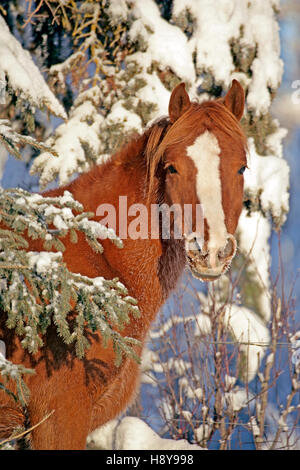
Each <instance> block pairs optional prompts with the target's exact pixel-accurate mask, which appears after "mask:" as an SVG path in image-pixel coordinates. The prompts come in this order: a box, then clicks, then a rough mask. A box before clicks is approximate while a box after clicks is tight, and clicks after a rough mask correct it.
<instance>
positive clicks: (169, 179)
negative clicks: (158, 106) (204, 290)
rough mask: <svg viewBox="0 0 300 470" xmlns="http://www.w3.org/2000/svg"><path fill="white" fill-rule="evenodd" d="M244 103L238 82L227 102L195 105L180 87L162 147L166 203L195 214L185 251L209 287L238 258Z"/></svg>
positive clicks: (173, 96) (186, 235)
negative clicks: (200, 221) (199, 208)
mask: <svg viewBox="0 0 300 470" xmlns="http://www.w3.org/2000/svg"><path fill="white" fill-rule="evenodd" d="M244 100H245V99H244V91H243V89H242V87H241V85H240V84H239V82H238V81H236V80H234V81H233V83H232V86H231V88H230V90H229V91H228V93H227V94H226V96H225V97H224V98H222V99H218V100H215V101H208V102H205V103H202V104H199V103H194V102H191V101H190V99H189V96H188V94H187V92H186V90H185V85H184V84H183V83H181V84H180V85H178V86H177V87H176V88H175V89H174V90H173V92H172V94H171V98H170V102H169V128H168V130H167V132H166V135H165V136H164V138H163V139H162V141H161V145H160V154H161V158H162V162H163V171H164V176H163V177H164V182H165V183H164V185H165V186H164V194H165V196H164V197H165V201H167V203H168V204H169V205H173V204H179V205H180V206H181V208H182V210H183V212H184V210H185V208H187V207H189V208H192V209H193V210H192V219H191V224H190V225H189V227H190V228H189V230H188V232H187V231H186V230H185V233H184V238H185V250H186V255H187V260H188V264H189V266H190V268H191V271H192V274H193V275H194V276H195V277H197V278H199V279H201V280H205V281H213V280H215V279H217V278H218V277H220V276H221V275H222V274H223V273H224V272H225V271H226V270H227V269H228V268H229V266H230V264H231V261H232V259H233V257H234V255H235V252H236V247H237V243H236V239H235V237H234V233H235V230H236V227H237V224H238V220H239V216H240V213H241V210H242V205H243V187H244V177H243V173H244V171H245V169H246V167H247V159H246V137H245V135H244V133H243V131H242V129H241V126H240V123H239V121H240V119H241V117H242V115H243V110H244ZM199 205H200V207H201V211H202V222H203V223H202V224H200V228H199V224H197V221H196V214H197V213H198V214H199V211H197V207H199ZM201 227H202V228H201Z"/></svg>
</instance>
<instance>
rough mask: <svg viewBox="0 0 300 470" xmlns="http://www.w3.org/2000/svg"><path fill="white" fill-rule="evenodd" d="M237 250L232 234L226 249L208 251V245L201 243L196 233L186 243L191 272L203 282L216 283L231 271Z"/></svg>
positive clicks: (229, 236)
mask: <svg viewBox="0 0 300 470" xmlns="http://www.w3.org/2000/svg"><path fill="white" fill-rule="evenodd" d="M236 248H237V243H236V240H235V238H234V236H233V235H230V234H228V238H227V242H226V244H225V246H224V247H222V248H216V249H213V250H212V249H210V250H208V249H207V243H201V241H200V239H199V237H198V236H197V234H196V233H192V234H190V235H189V236H188V237H187V238H186V242H185V249H186V254H187V259H188V264H189V267H190V269H191V272H192V274H193V276H194V277H195V278H197V279H200V280H201V281H215V280H216V279H218V278H219V277H220V276H222V274H224V273H225V272H226V271H227V270H228V269H229V267H230V264H231V261H232V259H233V258H234V256H235V253H236Z"/></svg>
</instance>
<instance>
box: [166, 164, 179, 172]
mask: <svg viewBox="0 0 300 470" xmlns="http://www.w3.org/2000/svg"><path fill="white" fill-rule="evenodd" d="M167 170H168V171H169V172H170V173H177V170H176V168H175V167H174V166H173V165H169V166H168V167H167Z"/></svg>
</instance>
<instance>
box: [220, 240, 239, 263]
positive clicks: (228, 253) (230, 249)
mask: <svg viewBox="0 0 300 470" xmlns="http://www.w3.org/2000/svg"><path fill="white" fill-rule="evenodd" d="M235 250H236V241H235V238H234V237H233V236H232V235H230V237H229V238H228V240H227V243H226V246H225V248H223V249H222V250H219V252H218V257H219V259H220V260H226V259H228V258H232V257H233V255H234V253H235Z"/></svg>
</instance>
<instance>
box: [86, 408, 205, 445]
mask: <svg viewBox="0 0 300 470" xmlns="http://www.w3.org/2000/svg"><path fill="white" fill-rule="evenodd" d="M87 448H88V449H94V450H95V449H97V450H136V449H138V450H155V449H156V450H158V449H159V450H204V449H203V448H202V447H200V446H198V445H196V444H190V443H189V442H188V441H186V440H184V439H180V440H178V441H175V440H173V439H164V438H162V437H160V436H159V435H158V434H157V433H156V432H154V431H153V430H152V429H151V428H150V426H148V425H147V424H146V423H145V422H144V421H142V420H141V419H139V418H136V417H131V416H127V417H125V418H123V419H122V420H121V422H119V421H118V420H117V419H115V420H112V421H109V422H108V423H107V424H105V425H104V426H102V427H101V428H98V429H96V430H95V431H93V432H92V433H91V434H90V435H89V436H88V439H87Z"/></svg>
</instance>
